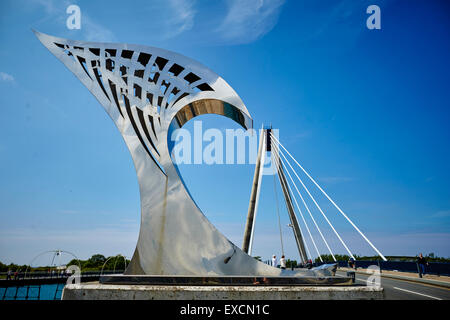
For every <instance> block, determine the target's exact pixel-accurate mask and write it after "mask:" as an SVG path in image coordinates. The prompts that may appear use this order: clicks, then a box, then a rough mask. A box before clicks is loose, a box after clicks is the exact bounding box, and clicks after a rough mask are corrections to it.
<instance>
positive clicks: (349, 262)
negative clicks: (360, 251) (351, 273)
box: [348, 258, 355, 269]
mask: <svg viewBox="0 0 450 320" xmlns="http://www.w3.org/2000/svg"><path fill="white" fill-rule="evenodd" d="M348 267H349V268H351V269H354V268H355V259H353V258H350V259H348Z"/></svg>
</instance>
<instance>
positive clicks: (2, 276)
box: [0, 270, 124, 280]
mask: <svg viewBox="0 0 450 320" xmlns="http://www.w3.org/2000/svg"><path fill="white" fill-rule="evenodd" d="M123 272H124V270H103V272H100V271H83V272H81V276H82V277H94V276H100V275H102V274H121V273H123ZM7 276H8V273H7V272H0V280H6V279H7ZM69 276H70V275H69V274H67V273H60V272H47V271H38V272H27V273H25V272H19V273H18V274H17V275H15V274H14V272H13V273H12V274H11V279H10V280H21V279H44V278H45V279H56V278H68V277H69Z"/></svg>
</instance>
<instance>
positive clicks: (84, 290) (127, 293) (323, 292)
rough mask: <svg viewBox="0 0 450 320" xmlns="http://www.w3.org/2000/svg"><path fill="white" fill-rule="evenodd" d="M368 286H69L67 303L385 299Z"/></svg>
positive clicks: (96, 284)
mask: <svg viewBox="0 0 450 320" xmlns="http://www.w3.org/2000/svg"><path fill="white" fill-rule="evenodd" d="M383 298H384V292H383V289H382V288H376V287H367V286H342V287H337V286H336V287H321V286H315V287H308V286H158V285H155V286H149V285H104V284H99V283H86V284H81V285H78V287H77V285H75V284H69V285H66V286H65V288H64V291H63V294H62V299H63V300H119V299H120V300H368V299H383Z"/></svg>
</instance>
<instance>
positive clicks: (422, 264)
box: [417, 253, 428, 278]
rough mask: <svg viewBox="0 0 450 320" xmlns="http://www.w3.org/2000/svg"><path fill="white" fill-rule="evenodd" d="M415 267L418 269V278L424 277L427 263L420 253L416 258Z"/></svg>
mask: <svg viewBox="0 0 450 320" xmlns="http://www.w3.org/2000/svg"><path fill="white" fill-rule="evenodd" d="M417 265H418V267H419V276H420V277H421V278H422V275H425V265H428V262H427V260H426V259H425V258H424V257H423V255H422V254H421V253H420V254H419V257H418V258H417Z"/></svg>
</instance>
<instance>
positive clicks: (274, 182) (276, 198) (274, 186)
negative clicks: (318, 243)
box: [271, 155, 284, 256]
mask: <svg viewBox="0 0 450 320" xmlns="http://www.w3.org/2000/svg"><path fill="white" fill-rule="evenodd" d="M271 157H272V159H273V156H272V155H271ZM273 193H274V194H275V202H276V205H277V215H278V228H279V229H280V241H281V254H282V255H283V256H284V246H283V233H282V232H281V219H280V208H279V205H278V195H277V185H276V179H275V173H274V174H273Z"/></svg>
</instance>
